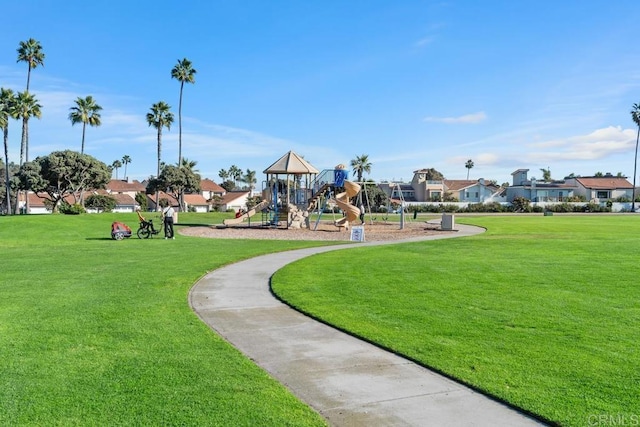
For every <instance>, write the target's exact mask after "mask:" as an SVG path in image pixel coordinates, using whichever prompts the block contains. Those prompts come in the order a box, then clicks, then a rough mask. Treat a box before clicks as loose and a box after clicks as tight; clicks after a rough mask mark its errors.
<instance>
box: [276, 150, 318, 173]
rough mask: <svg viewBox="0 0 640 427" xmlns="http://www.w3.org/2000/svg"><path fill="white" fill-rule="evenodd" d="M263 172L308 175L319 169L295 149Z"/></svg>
mask: <svg viewBox="0 0 640 427" xmlns="http://www.w3.org/2000/svg"><path fill="white" fill-rule="evenodd" d="M263 173H265V174H274V175H276V174H292V175H306V174H317V173H318V169H316V168H314V167H313V166H312V165H311V163H309V162H307V161H306V160H305V159H303V158H302V157H300V156H298V155H297V154H296V153H294V152H293V151H289V152H288V153H287V154H285V155H284V156H282V157H280V158H279V159H278V160H276V161H275V162H274V163H273V164H272V165H271V166H269V167H268V168H266V169H265V170H264V171H263Z"/></svg>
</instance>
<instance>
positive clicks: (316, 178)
mask: <svg viewBox="0 0 640 427" xmlns="http://www.w3.org/2000/svg"><path fill="white" fill-rule="evenodd" d="M263 172H264V173H265V174H266V176H267V178H266V180H265V181H263V182H262V202H260V203H259V204H258V205H257V206H255V207H253V208H251V209H248V211H247V212H244V213H242V214H240V215H239V216H238V217H236V218H230V219H226V220H224V221H223V224H224V225H223V227H228V226H241V225H243V224H245V221H247V223H248V224H247V226H251V219H252V217H254V216H256V215H257V214H258V213H260V214H261V216H260V219H259V225H260V226H261V227H269V228H309V229H311V230H313V231H315V230H317V228H318V224H319V223H320V220H321V218H322V216H323V215H326V212H327V211H331V212H332V213H333V214H334V218H333V224H334V225H335V226H336V227H339V228H340V229H342V228H344V229H345V230H348V229H349V226H350V224H351V223H353V222H355V221H358V220H359V217H360V208H359V207H358V206H356V205H354V204H352V203H351V199H353V198H354V197H356V196H358V195H359V194H360V198H359V200H360V201H361V202H359V203H358V205H360V204H362V205H363V206H365V207H366V209H368V211H369V217H370V218H371V214H372V210H371V204H370V200H369V197H368V195H367V191H366V186H367V183H356V182H353V181H349V180H348V179H347V178H348V176H349V172H348V171H347V169H346V167H345V165H343V164H339V165H337V166H336V167H335V168H334V169H326V170H323V171H322V172H319V171H318V170H317V169H316V168H315V167H314V166H313V165H311V164H310V163H309V162H307V161H306V160H304V159H303V158H302V157H300V156H299V155H297V154H296V153H294V152H293V151H289V152H288V153H286V154H285V155H284V156H282V157H281V158H280V159H278V160H277V161H276V162H274V163H273V164H271V165H270V166H269V167H268V168H266V169H265V170H264V171H263ZM361 190H362V191H361ZM400 197H402V196H400ZM335 206H337V207H338V208H340V210H341V211H342V212H343V216H341V217H340V218H338V219H336V218H335V211H334V209H333V208H334V207H335ZM388 208H389V206H388ZM312 215H315V218H316V219H315V223H314V224H311V221H310V218H311V216H312ZM255 223H256V224H258V221H255ZM402 224H403V221H401V227H402Z"/></svg>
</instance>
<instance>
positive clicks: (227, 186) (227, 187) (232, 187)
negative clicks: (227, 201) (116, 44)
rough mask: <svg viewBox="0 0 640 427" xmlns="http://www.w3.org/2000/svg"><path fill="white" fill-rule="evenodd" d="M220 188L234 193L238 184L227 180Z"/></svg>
mask: <svg viewBox="0 0 640 427" xmlns="http://www.w3.org/2000/svg"><path fill="white" fill-rule="evenodd" d="M220 187H222V188H224V189H225V190H227V191H233V190H235V188H236V183H235V182H233V181H232V180H230V179H227V180H226V181H224V182H223V183H222V184H220Z"/></svg>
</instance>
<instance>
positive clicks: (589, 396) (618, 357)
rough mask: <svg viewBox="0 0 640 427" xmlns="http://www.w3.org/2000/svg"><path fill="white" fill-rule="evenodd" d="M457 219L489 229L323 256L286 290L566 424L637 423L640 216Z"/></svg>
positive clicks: (304, 263) (298, 300)
mask: <svg viewBox="0 0 640 427" xmlns="http://www.w3.org/2000/svg"><path fill="white" fill-rule="evenodd" d="M457 220H458V222H461V221H464V222H466V223H473V224H477V225H480V226H484V227H486V228H487V229H488V231H487V232H486V233H484V234H482V235H479V236H475V237H469V238H462V239H449V240H441V241H432V242H421V243H411V244H403V245H400V246H395V245H394V246H383V247H363V248H357V249H352V250H350V252H349V253H348V256H345V255H346V253H345V252H344V251H337V252H329V253H326V254H321V255H316V256H313V257H311V258H307V259H304V260H301V261H299V262H296V263H294V264H292V265H290V266H287V267H285V268H284V269H283V270H281V271H279V272H278V273H276V276H275V277H274V279H273V287H274V290H275V292H276V293H277V294H278V295H279V296H280V297H281V298H283V299H284V300H286V301H289V302H290V303H291V304H292V305H293V306H295V307H298V308H299V309H300V310H302V311H304V312H307V313H310V314H312V315H313V316H315V317H317V318H319V319H322V320H324V321H326V322H327V323H330V324H333V325H336V326H338V327H339V328H341V329H344V330H347V331H350V332H351V333H353V334H355V335H358V336H361V337H364V338H365V339H367V340H369V341H372V342H375V343H377V344H379V345H380V346H382V347H385V348H389V349H391V350H393V351H396V352H398V353H401V354H404V355H406V356H407V357H409V358H411V359H413V360H416V361H418V362H419V363H421V364H423V365H425V366H428V367H432V368H434V369H436V370H438V371H440V372H443V373H445V374H447V375H449V376H451V377H454V378H457V379H459V380H460V381H462V382H464V383H466V384H469V385H472V386H473V387H476V388H478V389H481V390H484V391H486V392H487V393H489V394H491V395H493V396H496V397H498V398H500V399H503V400H505V401H507V402H509V403H511V404H513V405H516V406H518V407H520V408H523V409H525V410H527V411H530V412H532V413H534V414H537V415H538V416H540V417H542V418H544V419H546V420H550V421H552V422H554V423H557V424H559V425H567V426H583V425H595V424H593V423H594V422H599V420H606V422H609V423H610V422H633V421H634V420H636V421H637V420H639V419H640V399H639V398H638V391H639V390H640V351H638V343H639V342H640V329H639V328H638V324H639V322H640V286H639V285H638V282H639V276H638V273H639V269H638V267H637V266H638V260H639V256H640V239H639V236H640V217H637V216H635V215H633V216H632V215H627V216H609V215H606V216H604V215H603V216H560V215H556V216H548V217H543V216H542V215H540V216H526V217H523V216H515V215H513V216H494V217H488V216H487V217H473V218H471V217H470V218H462V217H458V218H457ZM607 425H610V424H607ZM620 425H621V424H620ZM625 425H631V424H625Z"/></svg>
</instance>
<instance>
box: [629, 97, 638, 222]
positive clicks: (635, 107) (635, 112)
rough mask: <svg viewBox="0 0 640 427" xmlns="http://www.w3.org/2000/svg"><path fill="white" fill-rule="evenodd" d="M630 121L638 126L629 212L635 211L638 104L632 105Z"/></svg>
mask: <svg viewBox="0 0 640 427" xmlns="http://www.w3.org/2000/svg"><path fill="white" fill-rule="evenodd" d="M631 119H632V120H633V122H634V123H635V124H636V125H637V126H638V134H637V136H636V156H635V160H634V162H633V195H632V196H631V197H632V198H631V212H635V211H636V176H637V167H638V140H639V139H640V103H638V104H633V107H631Z"/></svg>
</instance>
